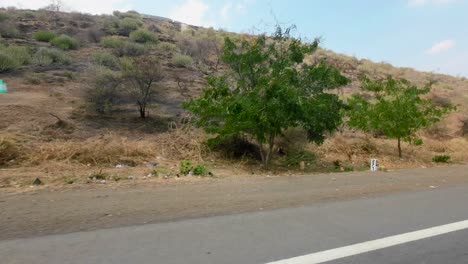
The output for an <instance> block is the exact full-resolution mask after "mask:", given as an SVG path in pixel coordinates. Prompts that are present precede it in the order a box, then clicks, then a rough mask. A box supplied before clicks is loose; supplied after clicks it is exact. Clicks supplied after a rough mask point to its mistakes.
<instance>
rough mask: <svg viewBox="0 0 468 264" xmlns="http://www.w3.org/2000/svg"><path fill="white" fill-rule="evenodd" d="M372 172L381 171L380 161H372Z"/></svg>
mask: <svg viewBox="0 0 468 264" xmlns="http://www.w3.org/2000/svg"><path fill="white" fill-rule="evenodd" d="M370 170H371V171H379V161H378V160H377V159H371V161H370Z"/></svg>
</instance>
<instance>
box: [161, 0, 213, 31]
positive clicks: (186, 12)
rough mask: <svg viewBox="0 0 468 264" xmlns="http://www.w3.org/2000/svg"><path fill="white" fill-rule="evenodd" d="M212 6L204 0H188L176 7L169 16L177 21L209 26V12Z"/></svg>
mask: <svg viewBox="0 0 468 264" xmlns="http://www.w3.org/2000/svg"><path fill="white" fill-rule="evenodd" d="M209 9H210V6H209V5H208V4H206V3H205V2H203V1H202V0H186V1H185V2H184V3H182V4H181V5H180V6H177V7H176V8H174V9H173V10H172V11H171V12H170V13H169V17H170V18H171V19H174V20H176V21H180V22H184V23H186V24H190V25H195V26H209V25H210V23H209V22H208V21H207V13H208V10H209Z"/></svg>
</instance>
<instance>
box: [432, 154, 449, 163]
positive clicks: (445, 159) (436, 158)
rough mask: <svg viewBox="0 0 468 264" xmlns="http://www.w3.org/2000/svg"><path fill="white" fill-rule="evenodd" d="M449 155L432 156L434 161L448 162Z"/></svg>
mask: <svg viewBox="0 0 468 264" xmlns="http://www.w3.org/2000/svg"><path fill="white" fill-rule="evenodd" d="M450 159H451V157H450V156H449V155H437V156H434V157H433V158H432V161H433V162H435V163H449V162H450Z"/></svg>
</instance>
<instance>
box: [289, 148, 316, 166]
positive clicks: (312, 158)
mask: <svg viewBox="0 0 468 264" xmlns="http://www.w3.org/2000/svg"><path fill="white" fill-rule="evenodd" d="M301 161H303V162H304V163H305V165H306V167H309V166H311V165H313V164H315V162H316V161H317V156H316V155H315V154H314V153H312V152H309V151H306V150H301V151H296V152H292V153H288V154H287V155H286V159H285V165H286V166H288V167H297V166H299V165H300V163H301Z"/></svg>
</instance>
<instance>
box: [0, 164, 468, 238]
mask: <svg viewBox="0 0 468 264" xmlns="http://www.w3.org/2000/svg"><path fill="white" fill-rule="evenodd" d="M460 184H468V166H467V165H463V166H452V167H438V168H431V169H412V170H401V171H392V172H378V173H370V172H354V173H338V174H337V173H335V174H317V175H311V176H252V177H245V176H243V177H236V176H232V177H227V178H220V179H209V180H208V179H207V180H200V181H171V182H170V183H168V184H164V185H162V184H160V183H148V184H147V185H136V184H135V185H131V184H126V185H109V186H107V185H93V187H92V188H90V186H83V187H78V188H71V189H39V190H36V191H30V192H26V193H0V208H1V210H0V230H1V232H0V240H5V239H14V238H22V237H33V236H40V235H46V234H58V233H68V232H77V231H89V230H95V229H101V228H111V227H119V226H127V225H139V224H147V223H157V222H164V221H175V220H181V219H187V218H198V217H207V216H215V215H225V214H236V213H242V212H253V211H259V210H271V209H277V208H285V207H298V206H305V205H310V204H313V203H318V202H324V201H338V200H347V199H355V198H359V197H369V196H375V195H384V194H389V193H394V192H409V191H420V190H431V189H434V188H446V187H450V186H456V185H460Z"/></svg>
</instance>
